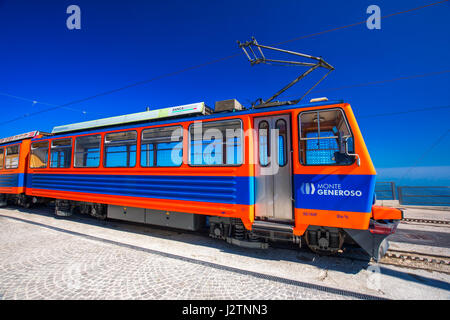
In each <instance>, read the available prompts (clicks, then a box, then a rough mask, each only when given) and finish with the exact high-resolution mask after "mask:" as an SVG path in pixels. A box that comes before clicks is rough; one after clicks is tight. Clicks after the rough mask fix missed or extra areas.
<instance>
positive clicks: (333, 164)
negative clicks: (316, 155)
mask: <svg viewBox="0 0 450 320" xmlns="http://www.w3.org/2000/svg"><path fill="white" fill-rule="evenodd" d="M325 111H340V112H341V114H342V117H343V119H344V123H345V125H346V126H347V129H348V131H349V133H350V135H351V138H352V139H353V145H354V146H353V148H354V149H356V143H355V135H354V134H353V131H352V127H351V126H350V124H349V123H348V119H347V116H346V114H345V111H344V110H343V109H342V108H327V109H317V110H306V111H302V112H299V114H298V116H297V121H298V162H299V163H300V165H302V166H305V167H348V166H352V165H354V164H355V162H356V158H355V157H354V158H353V161H352V162H351V163H349V164H337V163H330V164H305V163H303V161H302V148H301V145H300V143H301V141H302V140H305V141H306V140H308V139H310V140H312V139H317V138H307V139H302V119H301V116H302V114H305V113H318V112H319V113H320V112H325ZM319 116H320V115H319ZM318 127H319V128H320V118H319V126H318ZM335 138H338V137H337V136H332V137H326V138H324V139H335ZM347 143H348V142H347ZM305 147H306V144H305ZM353 152H355V150H353ZM305 153H306V150H305Z"/></svg>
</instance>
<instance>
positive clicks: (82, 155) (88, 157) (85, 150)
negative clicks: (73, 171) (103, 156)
mask: <svg viewBox="0 0 450 320" xmlns="http://www.w3.org/2000/svg"><path fill="white" fill-rule="evenodd" d="M100 142H101V136H100V135H99V134H97V135H91V136H83V137H78V138H76V139H75V157H74V158H75V159H74V167H76V168H95V167H98V166H99V165H100Z"/></svg>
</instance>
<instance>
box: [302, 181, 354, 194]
mask: <svg viewBox="0 0 450 320" xmlns="http://www.w3.org/2000/svg"><path fill="white" fill-rule="evenodd" d="M300 191H301V192H302V194H308V195H313V194H317V195H319V196H338V197H361V196H362V191H361V190H349V189H344V188H342V185H341V184H339V183H334V184H330V183H321V184H314V183H311V182H304V183H302V185H301V187H300Z"/></svg>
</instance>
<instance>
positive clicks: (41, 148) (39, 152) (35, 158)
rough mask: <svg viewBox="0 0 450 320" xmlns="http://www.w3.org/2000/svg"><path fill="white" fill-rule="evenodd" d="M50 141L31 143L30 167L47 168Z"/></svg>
mask: <svg viewBox="0 0 450 320" xmlns="http://www.w3.org/2000/svg"><path fill="white" fill-rule="evenodd" d="M47 161H48V141H42V142H34V143H32V144H31V156H30V168H34V169H37V168H47Z"/></svg>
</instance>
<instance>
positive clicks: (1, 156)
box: [0, 148, 5, 170]
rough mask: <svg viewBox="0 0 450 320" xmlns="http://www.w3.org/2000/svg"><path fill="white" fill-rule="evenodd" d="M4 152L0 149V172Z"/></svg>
mask: <svg viewBox="0 0 450 320" xmlns="http://www.w3.org/2000/svg"><path fill="white" fill-rule="evenodd" d="M4 152H5V150H4V149H3V148H0V170H1V169H3V160H4V159H5V153H4Z"/></svg>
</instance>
